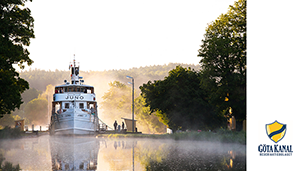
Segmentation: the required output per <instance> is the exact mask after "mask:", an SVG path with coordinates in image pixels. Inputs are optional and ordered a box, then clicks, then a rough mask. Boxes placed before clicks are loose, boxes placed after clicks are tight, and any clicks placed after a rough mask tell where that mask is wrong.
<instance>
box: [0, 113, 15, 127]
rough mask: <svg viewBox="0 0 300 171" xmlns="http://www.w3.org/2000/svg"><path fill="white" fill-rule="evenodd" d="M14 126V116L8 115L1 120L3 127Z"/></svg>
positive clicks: (0, 123)
mask: <svg viewBox="0 0 300 171" xmlns="http://www.w3.org/2000/svg"><path fill="white" fill-rule="evenodd" d="M14 124H15V122H14V118H13V115H12V114H7V115H4V116H3V117H2V118H0V125H1V126H3V127H6V126H8V127H12V126H14Z"/></svg>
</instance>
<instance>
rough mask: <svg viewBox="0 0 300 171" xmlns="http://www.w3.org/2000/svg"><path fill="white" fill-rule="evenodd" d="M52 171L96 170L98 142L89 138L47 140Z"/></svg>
mask: <svg viewBox="0 0 300 171" xmlns="http://www.w3.org/2000/svg"><path fill="white" fill-rule="evenodd" d="M49 141H50V148H51V158H52V169H53V170H96V169H97V155H98V151H99V147H100V146H99V144H100V141H97V139H95V138H91V137H81V138H79V137H77V138H74V137H60V136H58V137H57V136H53V137H51V138H50V139H49Z"/></svg>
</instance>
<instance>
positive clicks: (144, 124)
mask: <svg viewBox="0 0 300 171" xmlns="http://www.w3.org/2000/svg"><path fill="white" fill-rule="evenodd" d="M109 86H110V89H109V90H108V91H107V92H106V93H105V94H104V96H103V97H102V99H103V101H102V102H101V103H100V104H101V109H103V110H104V112H103V113H105V116H104V118H105V119H106V120H107V121H108V123H113V122H114V120H117V122H118V123H119V124H121V121H122V120H121V118H122V117H123V118H131V116H132V111H131V105H132V99H131V98H132V96H131V91H132V89H131V87H130V86H127V85H125V84H123V83H120V82H119V81H114V82H111V83H109ZM137 96H138V95H137V93H135V97H137ZM143 100H144V99H142V98H141V97H138V98H136V99H135V101H134V105H135V112H134V113H135V119H137V120H138V121H137V127H138V129H139V131H142V132H144V131H146V132H162V131H163V130H164V129H163V128H164V125H163V124H162V123H160V122H159V121H158V118H157V117H156V116H151V115H149V113H148V112H149V109H147V108H145V106H144V103H143Z"/></svg>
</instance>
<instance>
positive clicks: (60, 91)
mask: <svg viewBox="0 0 300 171" xmlns="http://www.w3.org/2000/svg"><path fill="white" fill-rule="evenodd" d="M69 69H70V71H71V81H70V82H68V81H67V80H65V81H64V82H65V84H63V85H59V86H56V87H55V93H54V94H53V102H52V116H51V121H50V126H49V130H50V134H51V135H53V134H94V133H95V132H97V131H98V130H99V118H98V112H97V101H96V95H95V93H94V87H93V86H90V85H85V84H83V83H84V81H83V80H82V77H80V76H79V65H78V64H77V65H76V62H75V59H74V61H73V63H72V64H70V66H69Z"/></svg>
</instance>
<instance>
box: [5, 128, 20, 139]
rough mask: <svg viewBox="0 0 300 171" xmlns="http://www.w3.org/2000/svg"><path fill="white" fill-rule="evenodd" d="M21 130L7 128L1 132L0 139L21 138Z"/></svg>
mask: <svg viewBox="0 0 300 171" xmlns="http://www.w3.org/2000/svg"><path fill="white" fill-rule="evenodd" d="M21 134H22V132H21V129H19V128H10V127H5V128H4V129H2V130H0V139H4V138H18V137H21Z"/></svg>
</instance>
